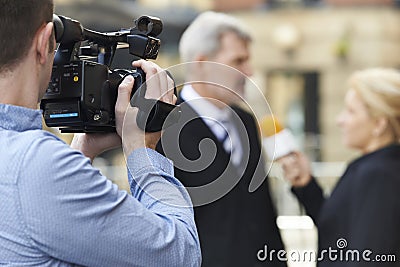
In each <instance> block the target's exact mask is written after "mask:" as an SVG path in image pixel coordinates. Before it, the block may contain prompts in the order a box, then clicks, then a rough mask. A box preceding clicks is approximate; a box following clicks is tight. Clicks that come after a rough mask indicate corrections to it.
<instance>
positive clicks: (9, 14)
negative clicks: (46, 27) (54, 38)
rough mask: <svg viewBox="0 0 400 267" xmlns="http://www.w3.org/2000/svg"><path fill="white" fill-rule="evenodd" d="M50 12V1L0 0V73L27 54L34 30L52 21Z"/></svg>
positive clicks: (51, 5) (51, 4)
mask: <svg viewBox="0 0 400 267" xmlns="http://www.w3.org/2000/svg"><path fill="white" fill-rule="evenodd" d="M53 9H54V4H53V0H0V73H2V72H4V71H6V70H9V69H12V68H14V67H15V66H16V65H17V64H18V63H19V62H20V61H21V60H22V59H23V58H24V57H25V56H26V55H27V53H28V51H29V49H30V47H31V45H32V41H33V37H34V36H35V34H36V32H37V30H38V29H39V28H40V27H41V26H42V25H43V24H45V23H47V22H50V21H52V20H53ZM51 43H52V42H51ZM53 49H54V48H53Z"/></svg>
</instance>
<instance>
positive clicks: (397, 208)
mask: <svg viewBox="0 0 400 267" xmlns="http://www.w3.org/2000/svg"><path fill="white" fill-rule="evenodd" d="M349 85H350V86H349V88H350V89H349V90H348V92H347V94H346V96H345V108H344V110H343V112H342V113H341V114H340V115H339V117H338V119H337V123H338V125H339V127H340V128H341V130H342V136H343V143H344V145H346V146H347V147H350V148H353V149H356V150H358V151H360V152H361V154H362V155H361V156H360V157H359V158H357V159H355V160H354V161H353V162H351V163H350V164H349V166H348V168H347V170H346V172H345V173H344V175H343V177H341V179H340V180H339V182H338V184H337V186H336V188H335V189H334V190H333V192H332V194H331V195H330V197H329V198H328V199H325V198H324V196H323V194H322V190H321V188H320V187H319V186H318V184H317V182H316V181H315V179H314V178H313V177H312V175H311V172H310V167H309V163H308V160H307V159H306V157H305V156H304V155H303V154H301V153H294V155H292V156H290V157H286V158H284V159H282V161H281V163H282V167H283V169H284V173H285V177H286V178H287V179H288V180H289V181H290V182H291V184H292V185H293V188H292V191H293V192H294V193H295V195H296V196H297V197H298V199H299V200H300V202H302V203H303V204H304V206H305V208H306V211H307V213H308V214H309V215H310V216H311V217H312V218H313V220H314V222H315V224H316V225H317V227H318V233H319V242H318V243H319V244H318V245H319V252H320V253H319V259H318V261H319V265H318V266H359V265H362V266H364V265H365V264H367V265H368V266H380V265H379V264H383V262H385V263H384V266H400V229H399V227H400V145H399V138H400V72H399V71H396V70H393V69H367V70H364V71H359V72H356V73H354V74H353V75H352V76H351V78H350V83H349ZM391 255H394V256H395V258H394V257H393V256H391Z"/></svg>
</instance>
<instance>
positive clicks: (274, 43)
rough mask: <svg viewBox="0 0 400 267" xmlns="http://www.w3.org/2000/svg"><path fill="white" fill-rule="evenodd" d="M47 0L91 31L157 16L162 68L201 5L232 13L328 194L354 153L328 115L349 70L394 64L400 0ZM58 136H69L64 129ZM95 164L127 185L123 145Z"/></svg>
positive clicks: (311, 243) (293, 226) (286, 190)
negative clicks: (248, 31)
mask: <svg viewBox="0 0 400 267" xmlns="http://www.w3.org/2000/svg"><path fill="white" fill-rule="evenodd" d="M55 5H56V13H57V14H60V15H66V16H69V17H71V18H74V19H77V20H79V21H80V22H81V23H82V24H83V26H84V27H86V28H91V29H94V30H98V31H113V30H119V29H120V28H124V27H125V28H126V27H132V26H133V19H134V18H137V17H139V16H140V15H152V16H157V17H159V18H161V20H162V21H163V24H164V29H163V32H162V34H161V35H160V36H159V38H160V39H161V41H162V47H161V50H160V54H159V57H158V59H157V60H156V62H157V63H158V64H159V65H160V66H162V67H164V68H168V67H170V66H172V65H175V64H178V63H179V55H178V42H179V39H180V36H181V34H182V32H183V31H184V30H185V28H186V27H187V26H188V25H189V23H190V22H191V21H192V20H193V19H194V18H195V17H196V16H197V15H198V14H199V13H200V12H202V11H206V10H215V11H220V12H226V13H229V14H231V15H233V16H235V17H238V18H240V19H241V20H242V21H243V22H244V23H245V24H246V25H247V26H248V27H249V28H250V29H251V31H252V35H253V38H254V42H253V45H252V48H251V49H252V64H253V67H254V76H253V77H251V78H252V80H253V81H254V82H255V84H256V85H257V86H258V89H259V90H260V91H261V93H262V94H263V95H264V96H265V98H266V99H267V100H268V104H269V105H270V107H271V110H272V112H273V114H274V115H275V116H276V117H277V118H278V119H279V121H280V122H281V123H282V124H283V125H285V126H286V127H287V128H289V129H290V130H291V131H292V132H293V134H294V135H295V138H296V141H297V143H298V145H299V146H300V148H301V150H303V151H304V152H306V154H307V155H308V156H309V157H310V158H311V159H312V161H313V163H312V167H313V170H314V174H315V175H316V176H317V179H318V181H319V182H320V184H321V185H322V186H323V188H324V189H325V192H326V194H329V193H330V191H331V190H332V188H333V186H334V185H335V183H336V182H337V179H338V177H340V175H341V174H342V172H343V170H344V168H345V166H346V164H347V163H348V162H349V161H350V160H351V159H352V158H354V157H355V156H356V154H355V152H354V151H350V150H348V149H346V148H345V147H344V146H343V145H342V144H341V139H340V132H339V130H338V128H337V127H336V124H335V119H336V116H337V115H338V113H339V112H340V111H341V109H342V107H343V98H344V94H345V91H346V90H347V79H348V77H349V75H350V74H351V73H352V72H353V71H355V70H359V69H364V68H367V67H379V66H381V67H394V68H400V0H157V1H154V0H152V1H151V0H112V1H111V0H110V1H107V0H55ZM131 60H132V57H131V56H130V55H129V54H128V52H127V51H126V50H125V51H119V53H118V54H117V55H116V58H115V60H114V64H113V65H114V66H118V67H119V68H129V67H130V61H131ZM258 96H259V92H255V91H254V90H248V91H247V99H248V102H249V104H250V106H251V107H252V109H253V110H254V112H255V113H256V115H257V118H262V117H263V116H264V115H265V114H266V111H265V103H262V101H263V99H261V98H260V97H258ZM51 130H52V131H55V130H54V129H51ZM62 138H63V139H64V140H66V141H67V142H69V141H70V139H71V136H70V135H62ZM94 164H95V165H96V166H98V167H99V168H100V169H101V170H102V172H103V173H104V174H105V175H106V176H107V177H109V178H110V179H112V180H113V181H114V182H115V183H117V184H118V185H119V186H120V187H121V188H122V189H125V190H129V187H128V185H127V182H126V170H125V163H124V159H123V157H122V156H121V151H119V150H115V151H111V152H108V153H106V154H104V155H102V157H100V158H99V159H97V160H96V161H95V162H94ZM270 176H271V178H270V183H271V188H272V190H273V192H272V193H273V197H274V200H275V204H276V208H277V211H278V215H279V217H278V226H279V228H280V230H281V232H282V236H283V239H284V242H285V246H286V250H287V251H290V250H299V251H302V250H315V249H316V242H317V234H316V229H315V227H314V225H313V222H312V220H311V219H310V218H309V217H307V216H305V213H304V210H303V208H302V207H301V206H300V205H299V204H298V202H297V201H296V199H295V198H294V197H293V196H292V195H291V193H290V187H289V185H288V184H287V183H286V182H285V181H283V179H282V175H281V171H280V169H279V166H276V164H274V165H273V168H272V170H271V175H270ZM260 249H261V248H260ZM289 264H290V265H289V266H314V264H313V263H309V262H289Z"/></svg>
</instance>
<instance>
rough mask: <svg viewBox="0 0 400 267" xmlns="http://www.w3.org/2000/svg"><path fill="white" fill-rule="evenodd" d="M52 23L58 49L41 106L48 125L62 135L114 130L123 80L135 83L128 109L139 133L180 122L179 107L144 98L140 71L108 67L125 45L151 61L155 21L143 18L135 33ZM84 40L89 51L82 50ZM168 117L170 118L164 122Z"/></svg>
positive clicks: (69, 22)
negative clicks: (135, 112) (131, 108)
mask: <svg viewBox="0 0 400 267" xmlns="http://www.w3.org/2000/svg"><path fill="white" fill-rule="evenodd" d="M53 21H54V25H55V35H56V40H57V42H58V43H60V45H59V47H58V49H57V52H56V55H55V58H54V64H53V71H52V75H51V80H50V82H49V87H48V88H47V91H46V93H45V95H44V97H43V99H42V101H41V103H40V107H41V109H42V110H43V117H44V120H45V123H46V125H47V126H49V127H59V128H60V130H61V132H63V133H67V132H70V133H71V132H86V133H92V132H113V131H115V103H116V99H117V94H118V86H119V84H120V83H121V82H122V80H123V79H124V78H125V76H126V75H132V76H133V77H134V79H135V83H134V88H133V90H132V96H135V97H132V99H131V106H136V107H139V114H138V118H137V123H138V125H139V127H140V128H142V129H143V130H146V131H149V132H154V131H159V130H161V129H162V128H163V127H167V126H169V125H171V124H173V123H174V122H175V121H176V120H177V119H178V118H179V115H180V110H179V107H177V106H174V105H170V104H167V103H164V102H160V101H157V100H149V99H145V98H144V94H145V90H146V86H145V81H146V77H145V73H144V72H143V71H142V70H141V69H136V70H125V69H115V70H111V69H110V67H109V66H110V65H111V62H112V59H113V56H114V53H115V51H116V49H117V45H118V44H121V43H127V44H128V45H129V52H130V53H131V54H133V55H135V56H138V57H141V58H144V59H147V58H151V59H155V58H156V57H157V55H158V49H159V47H160V40H158V39H156V38H154V36H156V35H158V34H159V33H161V30H162V24H161V21H160V20H159V19H157V18H154V17H148V16H142V17H140V18H139V19H137V20H136V21H135V24H136V25H135V27H134V28H131V29H127V30H121V31H119V32H113V33H99V32H94V31H91V30H88V29H84V28H83V27H82V26H81V24H80V23H79V22H78V21H75V20H72V19H69V18H66V17H63V16H57V15H54V18H53ZM84 41H85V42H87V44H88V46H82V42H84ZM84 56H86V57H87V58H88V59H84ZM89 58H90V60H89ZM93 58H95V59H96V61H94V60H93ZM150 102H151V103H150ZM144 103H145V104H144ZM172 111H173V112H172ZM171 114H172V115H171ZM169 115H171V118H170V119H169V121H168V123H165V120H166V118H167V117H168V116H169Z"/></svg>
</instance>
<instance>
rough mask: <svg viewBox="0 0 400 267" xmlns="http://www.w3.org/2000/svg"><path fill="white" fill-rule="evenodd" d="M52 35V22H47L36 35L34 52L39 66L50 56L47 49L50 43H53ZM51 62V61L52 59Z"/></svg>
mask: <svg viewBox="0 0 400 267" xmlns="http://www.w3.org/2000/svg"><path fill="white" fill-rule="evenodd" d="M52 33H53V22H48V23H47V24H45V25H44V26H42V27H41V28H40V29H39V30H38V31H37V33H36V40H37V41H36V45H37V47H36V52H37V56H38V61H39V63H40V64H45V63H46V61H47V60H48V57H49V55H50V53H49V47H50V45H51V44H50V42H54V40H53V39H52V38H50V37H51V36H52ZM52 60H53V59H52Z"/></svg>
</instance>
